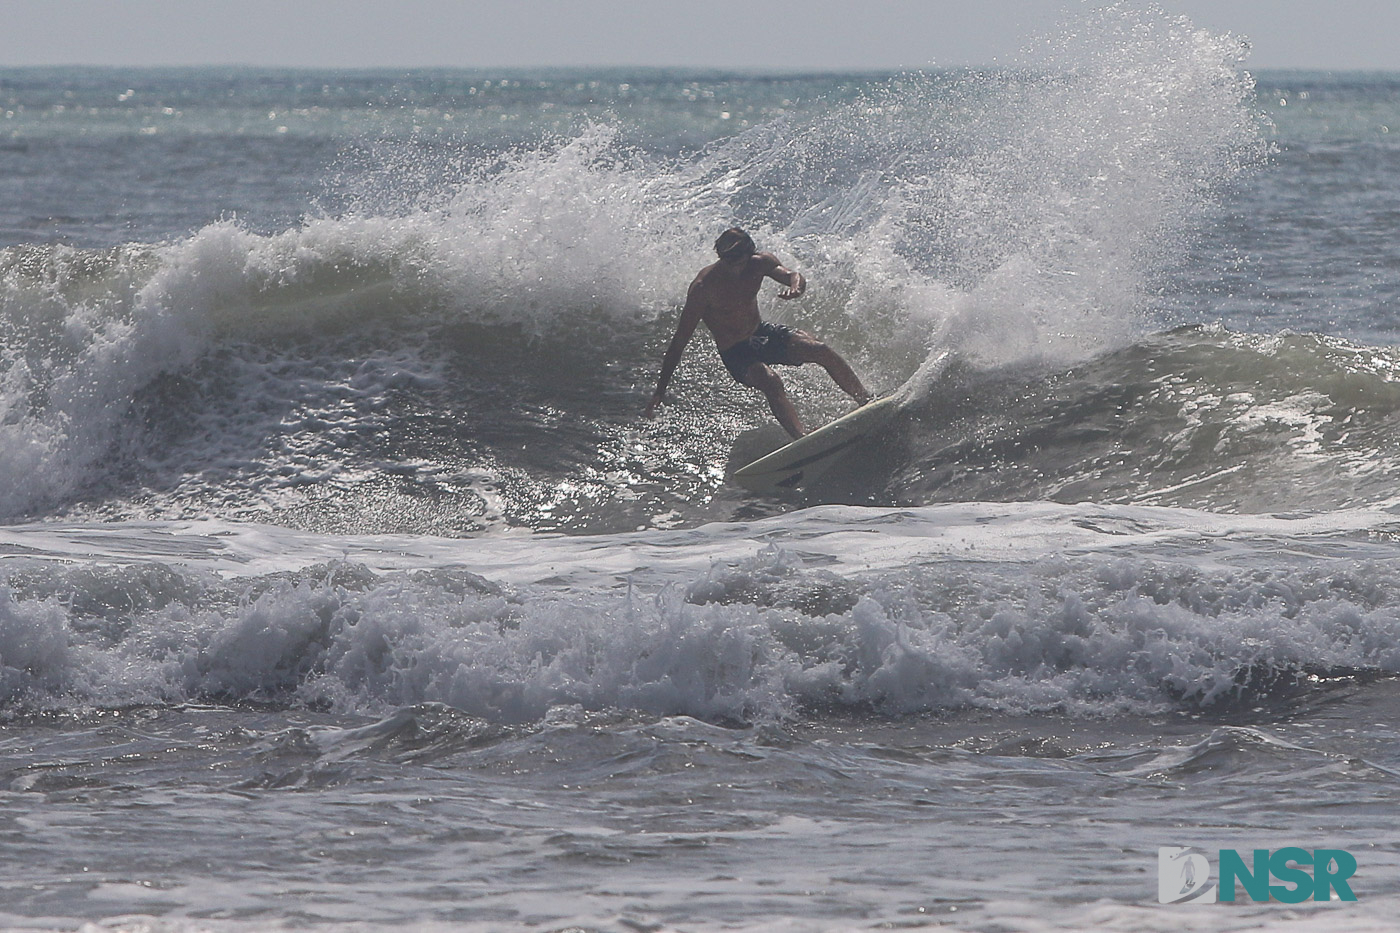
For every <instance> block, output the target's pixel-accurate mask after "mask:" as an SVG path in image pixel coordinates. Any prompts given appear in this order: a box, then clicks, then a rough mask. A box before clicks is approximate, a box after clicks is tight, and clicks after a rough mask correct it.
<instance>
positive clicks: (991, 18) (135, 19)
mask: <svg viewBox="0 0 1400 933" xmlns="http://www.w3.org/2000/svg"><path fill="white" fill-rule="evenodd" d="M1102 5H1107V4H1106V3H1105V2H1103V0H747V2H739V0H377V2H371V0H0V18H2V19H0V22H3V27H0V67H2V66H7V65H71V64H91V65H212V64H221V65H222V64H244V65H266V66H296V67H319V68H384V67H388V68H415V67H418V68H421V67H439V66H447V67H466V68H471V67H486V68H490V67H505V66H521V67H530V66H549V65H553V66H571V65H585V66H604V65H621V66H626V65H647V66H673V67H702V68H722V69H742V70H770V69H771V70H779V71H832V70H897V69H906V68H907V69H918V68H928V67H956V66H962V65H986V64H996V63H1005V62H1009V61H1012V60H1014V59H1015V57H1016V54H1017V52H1018V50H1020V49H1021V48H1022V47H1023V46H1024V45H1025V44H1026V43H1027V42H1028V41H1030V40H1032V39H1033V38H1035V37H1036V36H1040V35H1045V34H1047V33H1049V32H1050V31H1051V30H1053V28H1054V27H1055V25H1056V24H1057V23H1059V22H1062V21H1064V20H1065V19H1066V18H1067V12H1066V11H1074V10H1076V9H1079V8H1081V7H1083V6H1102ZM1124 5H1128V6H1143V5H1145V4H1144V3H1134V2H1132V0H1128V2H1127V3H1125V4H1124ZM1152 5H1154V6H1157V7H1160V8H1161V9H1163V10H1165V11H1167V12H1169V13H1179V14H1182V15H1185V16H1188V17H1189V18H1190V19H1191V20H1192V21H1193V22H1194V23H1195V24H1196V25H1197V26H1201V27H1204V28H1207V29H1210V30H1211V31H1214V32H1230V33H1233V34H1235V35H1239V36H1243V37H1246V38H1248V39H1249V40H1250V43H1251V45H1252V53H1251V55H1250V57H1249V59H1248V62H1247V64H1248V66H1249V67H1250V68H1252V69H1266V68H1307V69H1321V70H1387V71H1400V41H1396V37H1397V36H1400V3H1397V2H1396V0H1306V2H1304V0H1156V2H1155V3H1153V4H1152Z"/></svg>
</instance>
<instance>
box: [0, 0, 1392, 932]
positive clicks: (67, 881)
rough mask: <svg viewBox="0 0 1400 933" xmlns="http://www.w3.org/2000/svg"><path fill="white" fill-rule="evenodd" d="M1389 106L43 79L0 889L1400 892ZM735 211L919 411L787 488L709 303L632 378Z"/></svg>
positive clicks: (12, 78) (295, 917)
mask: <svg viewBox="0 0 1400 933" xmlns="http://www.w3.org/2000/svg"><path fill="white" fill-rule="evenodd" d="M1397 90H1400V79H1397V78H1395V77H1394V76H1387V75H1319V74H1306V73H1299V72H1276V73H1264V74H1252V73H1251V72H1250V70H1249V69H1248V62H1247V45H1246V43H1245V42H1244V41H1243V40H1242V39H1240V38H1239V37H1234V36H1228V35H1217V34H1213V33H1210V32H1207V31H1203V30H1200V29H1198V28H1196V27H1195V26H1194V25H1192V24H1191V23H1190V22H1188V21H1186V20H1184V19H1181V18H1178V17H1174V16H1170V15H1167V14H1164V13H1161V12H1160V11H1157V10H1155V9H1152V8H1146V9H1138V8H1134V7H1128V6H1118V7H1113V8H1109V9H1107V10H1102V11H1098V12H1095V13H1090V14H1086V15H1084V16H1081V17H1079V18H1077V19H1074V20H1072V21H1070V22H1067V23H1066V25H1065V26H1064V27H1063V28H1062V29H1061V30H1059V31H1056V32H1055V33H1053V34H1050V35H1047V36H1044V37H1042V38H1041V39H1039V40H1037V42H1036V43H1034V44H1033V45H1032V46H1031V47H1029V48H1028V49H1027V50H1026V51H1025V52H1024V53H1023V54H1022V55H1021V56H1020V57H1019V58H1018V60H1017V61H1015V62H1014V63H1012V64H1010V65H1003V66H999V67H997V68H988V69H970V70H958V71H940V70H933V71H929V72H927V73H920V74H898V75H885V74H868V75H864V74H862V75H854V74H830V75H826V74H816V75H766V74H726V73H710V72H690V71H676V70H651V71H635V70H625V71H623V70H617V71H611V70H595V71H582V70H562V69H561V70H540V71H533V72H500V73H486V72H468V71H433V72H423V73H412V74H400V73H389V72H358V73H330V72H312V71H265V70H252V69H227V70H213V69H175V70H157V71H126V70H110V69H77V68H64V69H0V118H2V119H0V800H3V803H4V806H3V807H2V808H0V838H3V839H4V840H5V845H4V847H3V848H0V926H3V927H4V928H6V929H20V930H30V929H33V930H51V929H79V928H83V929H92V930H159V931H181V933H183V931H194V930H213V931H221V933H222V931H238V933H243V931H252V930H269V929H271V930H292V929H297V930H299V929H366V930H368V929H379V928H387V927H390V926H393V927H399V926H404V925H408V926H411V927H413V928H415V929H444V930H446V929H453V930H456V929H475V930H499V929H533V930H566V929H568V930H574V929H582V930H596V931H610V933H611V931H633V930H720V929H741V930H750V929H752V930H760V929H761V930H783V931H790V930H791V931H796V930H803V931H806V930H846V929H884V928H889V927H891V926H896V927H901V928H904V927H907V928H922V927H938V928H947V929H958V930H988V931H990V930H1006V929H1015V930H1079V929H1087V928H1094V929H1100V928H1102V929H1122V930H1144V929H1162V930H1166V929H1172V930H1176V929H1182V928H1186V929H1200V930H1232V929H1273V928H1289V929H1292V928H1301V929H1317V930H1364V929H1376V930H1380V929H1386V928H1388V925H1389V923H1390V921H1389V917H1390V916H1391V914H1393V912H1394V910H1395V908H1396V905H1397V903H1400V858H1397V856H1396V848H1395V839H1396V838H1397V833H1400V819H1397V818H1396V816H1395V813H1396V812H1397V809H1396V806H1395V804H1396V801H1397V791H1400V784H1397V775H1400V746H1397V736H1396V727H1395V722H1396V715H1397V712H1400V690H1397V687H1396V683H1397V681H1396V675H1397V673H1400V584H1397V580H1400V574H1397V571H1400V496H1397V493H1396V491H1395V477H1396V476H1397V475H1400V469H1398V468H1400V443H1397V440H1396V433H1397V432H1396V428H1397V425H1400V351H1397V349H1396V335H1397V333H1400V319H1397V317H1396V314H1395V311H1394V308H1395V300H1396V298H1397V297H1398V296H1400V275H1397V274H1396V270H1397V269H1400V247H1397V246H1396V244H1395V240H1394V237H1393V236H1392V235H1391V233H1392V228H1393V224H1394V219H1395V216H1396V213H1395V210H1396V209H1395V198H1394V192H1395V191H1396V190H1400V146H1397V144H1396V143H1395V142H1394V141H1393V134H1392V132H1391V130H1392V129H1393V128H1395V127H1400V104H1397V103H1396V102H1397V101H1400V94H1397V93H1396V92H1397ZM734 223H741V224H743V225H744V226H746V227H747V228H749V229H750V230H751V231H752V232H753V234H754V237H755V239H756V240H757V241H758V243H759V246H760V248H762V249H766V250H771V251H773V252H775V253H776V254H777V255H778V256H779V257H780V258H781V259H782V260H783V261H784V262H785V263H788V264H790V265H792V266H794V267H796V268H800V269H801V270H802V271H803V272H804V274H805V275H806V276H807V277H808V279H809V281H810V283H811V286H810V289H809V293H808V295H807V296H805V297H804V299H803V300H802V301H800V302H779V301H777V300H775V299H774V295H773V292H775V291H776V289H770V290H768V291H766V292H765V293H764V294H761V295H760V303H761V307H762V310H763V313H764V316H765V318H769V319H773V320H777V321H779V322H781V323H787V324H790V325H792V326H797V327H801V328H803V329H807V330H810V331H812V332H814V333H816V334H818V335H820V336H821V337H822V338H823V339H825V340H827V341H828V342H829V343H831V344H832V345H833V346H834V347H836V348H837V349H838V350H840V352H841V353H842V354H843V355H844V356H846V358H847V359H849V360H850V361H851V362H852V364H853V366H854V367H855V368H856V370H857V371H858V372H859V373H860V374H861V375H862V378H863V379H864V381H865V382H866V383H867V384H868V385H870V386H871V387H872V388H875V389H877V390H878V391H880V392H881V393H889V392H894V391H897V390H901V389H903V390H904V391H906V392H907V394H908V397H909V399H910V401H909V402H908V403H907V404H906V405H904V406H903V407H902V408H901V410H900V412H899V413H898V415H897V416H896V417H895V418H894V419H893V420H892V421H891V422H890V424H889V425H888V427H887V428H886V429H884V430H883V431H882V432H881V434H880V436H879V437H878V439H877V442H876V443H872V444H871V445H869V446H868V447H867V448H863V449H860V450H858V451H855V452H853V453H852V454H851V455H849V456H847V457H846V458H845V459H843V460H842V461H841V462H840V463H839V464H838V465H837V467H836V468H834V469H833V470H832V471H831V472H830V473H828V474H826V475H825V476H823V477H822V479H821V481H820V482H819V483H817V484H815V485H812V486H811V487H809V488H805V489H802V490H798V491H794V492H791V493H788V494H784V495H783V496H780V497H764V496H756V495H753V494H751V493H748V492H746V491H745V490H743V489H742V488H741V487H738V486H736V485H735V484H734V483H732V482H731V481H730V480H729V476H730V475H731V474H732V472H733V470H734V469H735V468H736V467H738V466H740V465H742V464H743V463H744V462H746V461H747V460H748V459H750V458H752V457H753V456H754V455H755V454H756V452H760V451H763V450H767V449H771V448H772V447H774V446H776V445H777V444H778V443H780V442H781V439H782V436H783V435H782V431H781V429H780V428H778V427H777V426H776V425H775V424H772V423H771V419H770V418H769V416H768V413H767V409H766V406H765V405H763V404H762V402H761V399H760V398H759V397H758V396H757V395H755V394H754V393H753V392H751V391H750V390H748V389H745V388H744V387H742V386H738V385H736V384H734V383H733V381H732V380H731V379H730V378H729V377H728V375H727V373H726V372H725V371H724V369H723V366H722V364H721V363H720V362H719V359H718V356H717V354H716V353H715V352H714V349H713V346H712V345H711V344H710V342H709V341H708V339H707V338H706V337H705V335H704V334H701V335H700V336H699V337H698V338H697V339H696V340H695V341H694V342H693V343H692V344H691V347H690V349H689V350H688V351H687V354H686V357H685V359H684V361H683V363H682V365H681V367H680V368H679V370H678V372H677V375H676V378H675V381H674V382H673V389H672V397H673V401H672V404H671V405H670V406H668V407H666V408H665V409H664V410H663V414H662V416H661V417H660V418H658V419H656V420H655V421H647V420H644V419H642V418H641V417H640V413H641V411H642V409H643V407H645V405H646V402H647V399H648V398H649V396H650V393H651V389H652V387H653V386H654V384H655V378H656V372H657V369H658V367H659V364H660V359H661V354H662V352H663V351H664V349H665V347H666V344H667V342H668V341H669V339H670V336H671V333H672V332H673V329H674V326H675V319H676V314H677V312H678V310H679V307H680V304H681V302H682V301H683V300H684V295H685V292H686V288H687V286H688V285H689V283H690V280H691V278H692V277H693V276H694V274H695V272H696V271H697V270H698V269H699V268H700V267H701V266H703V265H705V264H706V263H707V262H709V261H711V252H710V244H711V243H712V241H713V239H714V237H715V236H716V235H717V233H718V232H719V231H720V230H723V229H724V228H725V227H728V226H730V225H731V224H734ZM944 360H946V361H948V363H947V365H946V366H945V365H942V363H941V362H940V364H939V365H937V366H935V365H933V361H944ZM783 374H784V377H785V378H786V379H787V381H788V384H789V389H790V392H791V394H792V395H793V397H794V400H795V402H796V403H797V405H798V407H799V409H800V410H801V411H802V413H803V415H804V417H805V418H806V420H807V421H808V422H809V423H819V422H822V421H825V420H829V419H831V418H834V417H836V416H838V415H840V414H842V413H844V412H845V411H846V410H847V409H848V406H849V401H848V400H846V399H845V397H844V396H843V395H841V393H840V392H839V391H837V390H835V389H834V388H833V387H832V386H831V385H830V382H829V380H828V379H827V378H826V377H825V375H824V374H822V373H820V372H816V373H812V372H808V371H806V370H800V371H799V370H784V372H783ZM1171 846H1191V847H1198V849H1199V850H1200V851H1203V852H1208V853H1210V855H1211V858H1212V859H1214V855H1215V852H1216V851H1217V850H1222V849H1236V850H1239V851H1240V852H1247V851H1248V850H1255V849H1270V850H1273V849H1279V848H1283V847H1285V846H1300V847H1303V848H1305V849H1308V850H1313V849H1334V850H1335V849H1340V850H1345V851H1346V852H1349V853H1351V854H1352V855H1353V856H1355V858H1356V861H1357V864H1358V868H1357V872H1356V875H1355V877H1354V878H1353V879H1352V888H1353V890H1354V891H1355V892H1356V894H1357V899H1356V900H1355V901H1344V902H1339V901H1335V900H1334V901H1331V902H1323V903H1315V902H1312V901H1307V902H1304V903H1301V904H1285V903H1282V902H1280V901H1278V900H1273V901H1267V902H1259V903H1255V902H1252V901H1249V900H1245V899H1242V900H1241V901H1239V902H1237V903H1235V904H1234V905H1233V907H1232V906H1230V905H1227V904H1223V903H1222V904H1216V903H1210V904H1206V903H1199V904H1198V903H1192V904H1162V903H1159V897H1158V894H1159V891H1158V849H1159V848H1161V847H1171Z"/></svg>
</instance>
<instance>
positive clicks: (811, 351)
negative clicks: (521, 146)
mask: <svg viewBox="0 0 1400 933" xmlns="http://www.w3.org/2000/svg"><path fill="white" fill-rule="evenodd" d="M788 360H789V361H790V362H792V363H794V364H801V363H816V364H817V365H818V366H820V367H821V368H822V369H825V370H826V371H827V374H828V375H830V376H831V379H832V381H833V382H835V383H836V384H837V385H838V386H840V387H841V391H842V392H845V393H846V394H847V395H849V396H850V397H851V398H853V399H855V400H856V402H857V403H858V404H861V405H864V404H865V403H866V402H868V401H870V400H871V399H872V398H874V396H872V395H871V394H870V393H869V392H867V391H866V389H865V386H864V385H862V384H861V381H860V377H859V376H857V375H856V374H855V370H853V369H851V367H850V365H849V364H848V363H847V362H846V361H845V360H844V359H842V358H841V354H839V353H837V352H836V351H835V350H833V349H831V347H828V346H827V345H826V344H824V343H822V342H821V341H820V340H818V339H817V338H815V337H813V336H812V335H811V334H809V333H807V332H806V331H801V330H797V331H793V333H792V337H791V338H790V339H789V340H788Z"/></svg>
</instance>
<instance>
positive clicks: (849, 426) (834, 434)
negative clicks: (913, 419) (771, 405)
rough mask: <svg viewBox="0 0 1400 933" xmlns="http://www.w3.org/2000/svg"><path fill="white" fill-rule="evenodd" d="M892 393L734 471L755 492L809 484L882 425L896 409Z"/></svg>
mask: <svg viewBox="0 0 1400 933" xmlns="http://www.w3.org/2000/svg"><path fill="white" fill-rule="evenodd" d="M898 407H899V406H898V403H897V402H896V400H895V397H894V396H887V397H885V398H880V399H876V400H875V401H873V402H867V403H866V404H864V405H862V406H861V407H859V408H857V409H856V410H855V411H853V412H851V413H850V414H847V415H843V416H842V417H840V418H837V419H836V420H835V421H833V422H831V423H830V424H826V425H823V426H822V427H820V428H817V430H815V431H813V432H812V433H811V434H804V435H803V436H801V437H799V438H798V439H797V440H795V441H793V442H792V443H791V444H788V445H787V446H786V447H780V448H778V449H777V450H775V451H773V452H772V453H771V454H769V455H768V456H766V457H760V458H758V459H757V460H755V461H754V462H753V463H750V464H749V465H748V466H745V467H740V468H739V469H738V470H736V471H735V472H734V480H735V482H737V483H740V484H741V485H743V486H746V487H748V488H749V489H752V490H753V491H754V492H777V491H778V490H781V489H794V488H796V487H798V486H803V485H806V484H808V483H811V482H812V481H813V480H815V479H816V478H817V477H818V476H820V475H822V474H823V473H825V472H826V471H827V470H828V469H830V468H831V466H832V464H834V463H835V462H836V461H837V460H839V459H840V458H841V456H842V455H843V454H845V453H847V452H848V451H850V450H851V449H852V448H854V447H855V446H857V445H858V444H860V443H861V442H862V441H864V440H866V439H867V438H868V437H869V436H870V435H871V434H872V433H873V432H875V431H876V430H878V429H879V428H881V427H883V426H884V424H885V422H887V421H889V420H890V418H891V417H892V416H893V415H894V413H895V412H896V411H897V410H898Z"/></svg>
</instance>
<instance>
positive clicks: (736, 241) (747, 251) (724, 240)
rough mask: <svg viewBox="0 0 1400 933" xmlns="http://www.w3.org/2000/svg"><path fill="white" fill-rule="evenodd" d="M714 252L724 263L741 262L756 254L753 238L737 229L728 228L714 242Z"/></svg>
mask: <svg viewBox="0 0 1400 933" xmlns="http://www.w3.org/2000/svg"><path fill="white" fill-rule="evenodd" d="M715 252H716V253H718V254H719V258H720V259H722V260H724V261H725V262H742V261H744V260H746V259H748V258H749V257H750V256H752V255H753V254H754V253H756V252H758V249H757V248H756V247H755V246H754V245H753V237H751V236H749V235H748V234H747V233H745V232H744V231H743V230H740V229H739V228H738V227H730V228H729V229H728V230H726V231H724V232H723V233H721V234H720V235H719V239H718V240H715Z"/></svg>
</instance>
